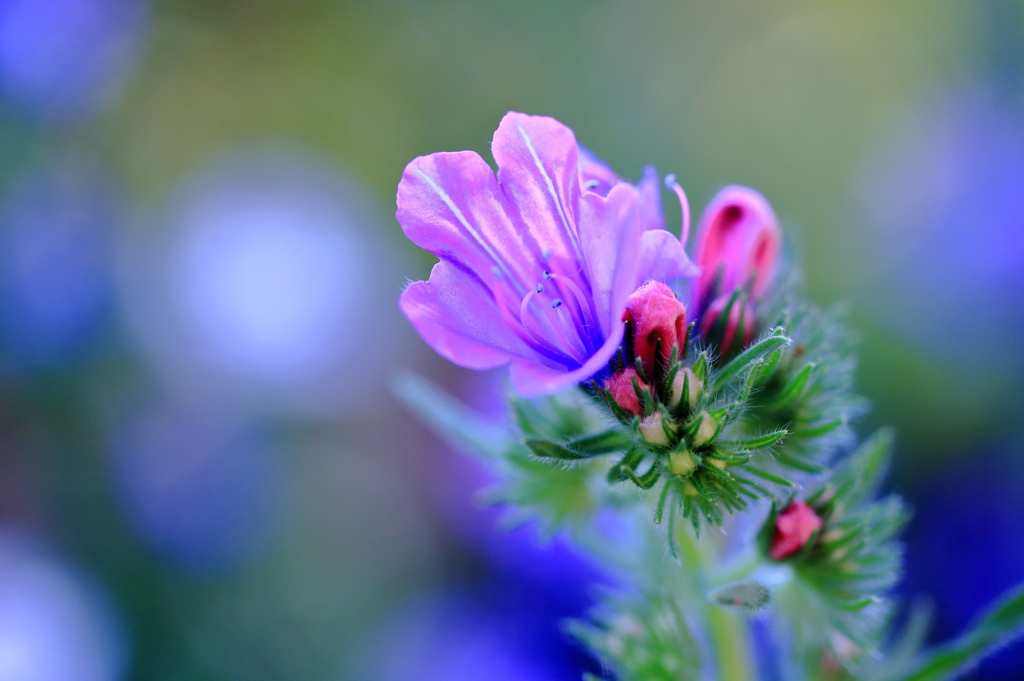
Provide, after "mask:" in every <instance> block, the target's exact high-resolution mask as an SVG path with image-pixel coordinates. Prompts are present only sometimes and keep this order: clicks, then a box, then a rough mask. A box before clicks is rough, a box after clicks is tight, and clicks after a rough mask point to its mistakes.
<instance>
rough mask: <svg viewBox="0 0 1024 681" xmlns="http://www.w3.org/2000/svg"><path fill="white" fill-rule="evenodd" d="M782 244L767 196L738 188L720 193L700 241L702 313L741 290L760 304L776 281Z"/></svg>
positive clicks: (706, 213) (703, 221)
mask: <svg viewBox="0 0 1024 681" xmlns="http://www.w3.org/2000/svg"><path fill="white" fill-rule="evenodd" d="M781 244H782V234H781V232H780V231H779V222H778V220H777V219H776V217H775V212H774V211H772V207H771V206H770V205H768V201H766V200H765V198H764V197H763V196H761V195H760V194H758V193H757V192H755V191H754V190H753V189H747V188H746V187H737V186H732V187H726V188H725V189H723V190H722V191H720V192H718V195H716V196H715V198H713V199H712V200H711V203H710V204H708V207H707V209H706V210H705V211H704V216H703V218H702V219H701V225H700V236H699V237H698V241H697V264H699V265H700V267H701V275H700V279H699V280H698V282H697V300H698V312H699V311H701V310H703V308H704V306H705V305H707V304H708V302H709V301H710V300H711V299H712V298H717V297H719V296H722V295H725V296H728V295H730V294H731V293H732V292H733V291H735V290H736V289H744V290H746V291H747V292H748V293H749V294H750V296H751V298H752V299H753V300H757V299H759V298H760V297H761V296H762V295H763V294H764V293H765V291H766V290H767V289H768V286H769V285H770V284H771V281H772V279H773V277H774V276H775V269H776V265H777V264H778V259H779V251H780V249H781Z"/></svg>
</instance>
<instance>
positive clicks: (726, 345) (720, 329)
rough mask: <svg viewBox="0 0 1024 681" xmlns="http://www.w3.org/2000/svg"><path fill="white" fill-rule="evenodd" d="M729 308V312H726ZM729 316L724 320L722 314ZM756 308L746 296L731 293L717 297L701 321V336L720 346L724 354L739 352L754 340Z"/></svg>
mask: <svg viewBox="0 0 1024 681" xmlns="http://www.w3.org/2000/svg"><path fill="white" fill-rule="evenodd" d="M726 310H728V312H726ZM723 314H727V315H728V316H727V317H726V318H725V319H724V320H723V319H722V315H723ZM756 323H757V322H756V320H755V318H754V310H753V308H751V306H750V303H748V302H747V300H746V297H745V296H737V297H735V298H734V297H733V296H732V294H731V293H729V294H726V295H723V296H721V297H719V298H717V299H716V300H715V301H714V302H712V303H711V305H710V306H709V307H708V309H707V311H706V312H705V313H704V317H703V318H702V319H701V323H700V336H701V338H703V339H704V340H706V341H708V342H709V343H713V344H715V345H717V346H718V348H719V350H720V352H721V353H722V355H724V356H729V355H732V354H733V353H735V352H739V351H740V350H742V349H743V348H745V347H746V346H748V345H750V342H751V341H752V340H754V326H755V325H756Z"/></svg>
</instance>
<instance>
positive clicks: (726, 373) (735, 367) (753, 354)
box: [712, 329, 792, 392]
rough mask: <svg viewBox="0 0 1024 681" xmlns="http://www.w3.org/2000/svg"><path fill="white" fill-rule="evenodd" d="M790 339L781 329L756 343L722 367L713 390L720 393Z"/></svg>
mask: <svg viewBox="0 0 1024 681" xmlns="http://www.w3.org/2000/svg"><path fill="white" fill-rule="evenodd" d="M790 342H792V341H791V339H790V338H788V337H786V336H783V335H782V331H781V329H778V330H776V332H775V333H774V334H773V335H771V336H768V337H767V338H765V339H763V340H761V341H759V342H757V343H754V344H753V345H752V346H750V347H749V348H747V349H746V350H744V351H743V352H741V353H740V354H739V355H737V356H736V357H735V358H734V359H733V360H732V361H730V362H729V363H728V364H726V365H725V366H724V367H722V370H721V371H719V372H718V374H717V375H716V376H715V383H714V387H713V388H712V390H713V391H714V392H718V391H719V390H721V389H722V388H724V387H726V386H727V385H729V384H730V383H732V382H733V381H734V380H736V379H737V378H738V377H740V376H741V375H743V373H744V372H745V371H746V370H747V369H749V368H750V367H751V366H752V365H753V364H754V362H756V361H757V360H759V359H761V358H762V357H764V356H765V355H767V354H768V353H769V352H771V351H772V350H775V349H776V348H779V347H782V346H783V345H787V344H789V343H790Z"/></svg>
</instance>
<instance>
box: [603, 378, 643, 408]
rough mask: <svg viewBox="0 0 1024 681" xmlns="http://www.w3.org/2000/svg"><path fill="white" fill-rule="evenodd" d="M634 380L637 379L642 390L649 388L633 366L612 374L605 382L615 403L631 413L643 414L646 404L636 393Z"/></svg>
mask: <svg viewBox="0 0 1024 681" xmlns="http://www.w3.org/2000/svg"><path fill="white" fill-rule="evenodd" d="M634 381H636V384H637V385H638V386H639V387H640V389H641V390H644V389H646V388H648V386H647V384H646V383H644V381H643V380H642V379H641V378H640V375H639V374H637V373H636V369H634V368H633V367H626V368H625V369H623V370H622V371H619V372H617V373H615V374H614V375H612V377H611V378H609V379H608V381H607V382H606V383H605V388H607V389H608V392H610V393H611V394H612V399H614V400H615V404H617V405H619V406H620V407H622V408H623V409H624V410H626V411H628V412H629V413H631V414H636V415H637V416H643V414H644V405H643V402H641V400H640V397H639V396H638V395H637V394H636V388H634V387H633V382H634Z"/></svg>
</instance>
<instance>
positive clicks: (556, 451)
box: [523, 438, 587, 461]
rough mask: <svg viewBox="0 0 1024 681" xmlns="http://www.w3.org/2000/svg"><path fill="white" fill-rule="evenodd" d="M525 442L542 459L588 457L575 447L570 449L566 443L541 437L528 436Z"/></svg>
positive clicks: (571, 459) (568, 459)
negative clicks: (562, 443)
mask: <svg viewBox="0 0 1024 681" xmlns="http://www.w3.org/2000/svg"><path fill="white" fill-rule="evenodd" d="M523 444H524V445H526V446H527V447H529V448H530V451H531V452H533V453H534V454H536V455H537V456H539V457H540V458H542V459H559V460H562V461H579V460H580V459H586V458H587V455H586V454H584V453H583V452H578V451H576V450H574V449H570V448H568V447H566V446H565V445H560V444H558V443H557V442H552V441H551V440H542V439H540V438H528V439H526V440H523Z"/></svg>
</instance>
